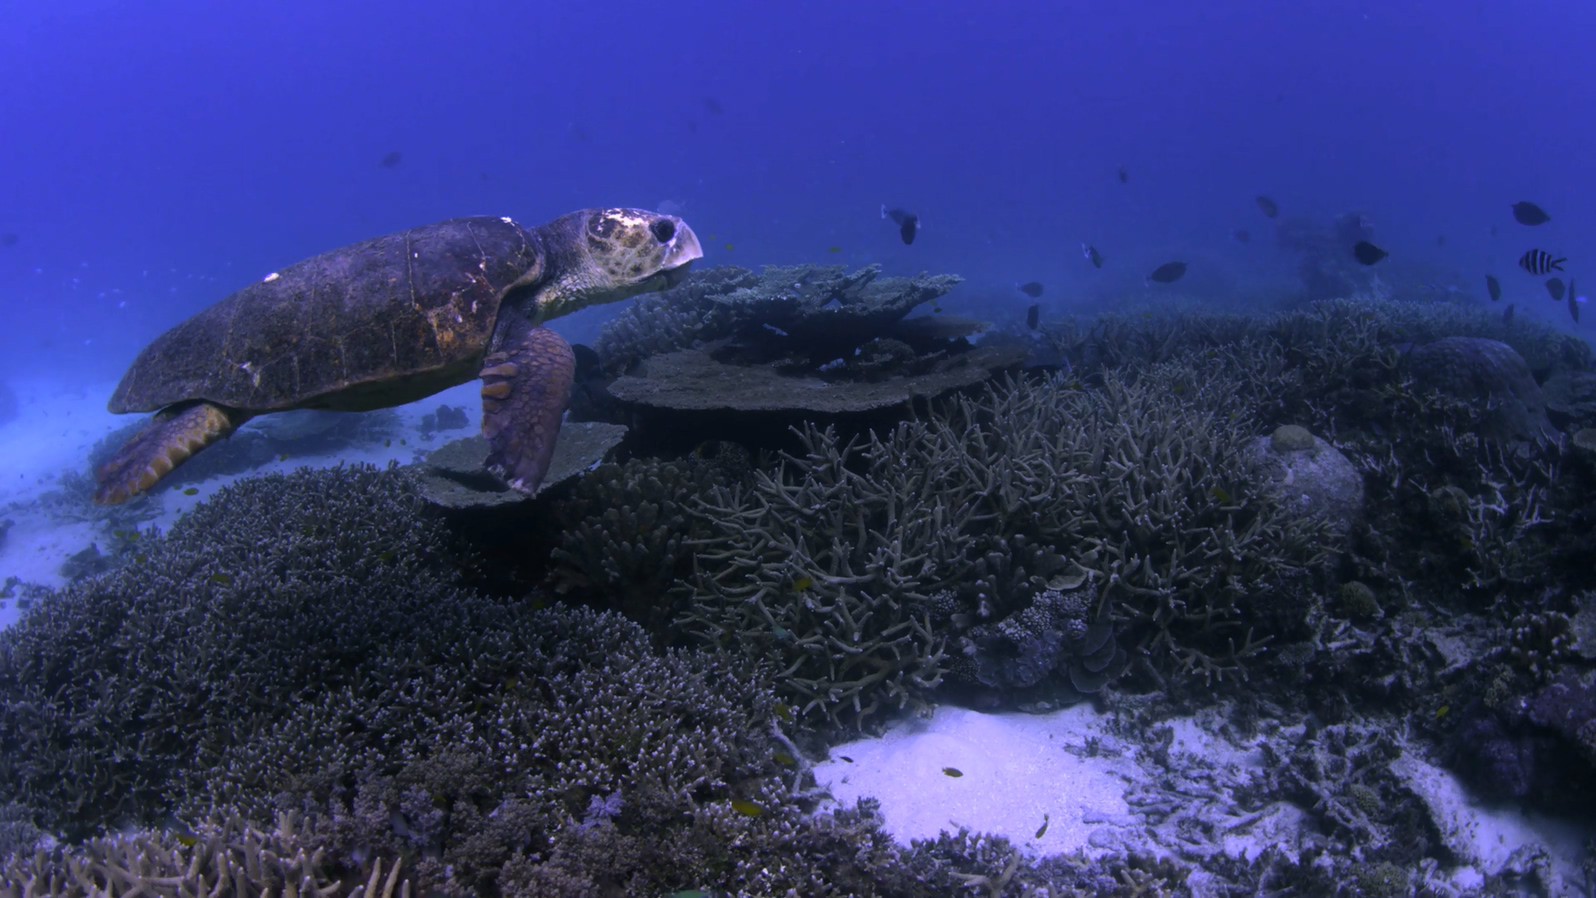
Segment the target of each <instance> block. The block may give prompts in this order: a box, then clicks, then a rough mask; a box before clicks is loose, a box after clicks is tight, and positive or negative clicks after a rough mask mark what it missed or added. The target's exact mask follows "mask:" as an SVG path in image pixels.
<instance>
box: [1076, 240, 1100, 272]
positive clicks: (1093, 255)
mask: <svg viewBox="0 0 1596 898" xmlns="http://www.w3.org/2000/svg"><path fill="white" fill-rule="evenodd" d="M1081 255H1083V256H1085V257H1086V261H1088V262H1090V263H1092V267H1093V268H1102V267H1103V254H1102V253H1100V252H1098V251H1097V247H1095V246H1093V245H1091V244H1090V243H1083V244H1081Z"/></svg>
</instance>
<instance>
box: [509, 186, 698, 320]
mask: <svg viewBox="0 0 1596 898" xmlns="http://www.w3.org/2000/svg"><path fill="white" fill-rule="evenodd" d="M538 230H539V236H540V237H541V239H542V243H543V247H544V250H545V260H546V263H547V265H548V268H547V270H546V272H545V274H544V276H543V278H541V279H540V281H539V286H538V288H537V289H536V290H535V291H534V298H533V303H534V304H535V306H536V309H535V312H536V317H537V319H538V320H540V321H546V320H548V319H550V318H557V317H559V316H560V315H565V314H569V313H571V312H574V311H576V310H577V309H580V308H583V307H585V306H590V305H596V304H598V303H606V302H615V301H616V300H621V299H626V298H627V297H629V296H636V295H637V294H639V293H648V292H650V291H653V290H663V289H665V288H667V287H674V286H675V285H677V284H679V283H681V282H682V281H683V280H684V279H685V278H686V277H687V269H688V266H690V265H692V263H693V262H694V261H695V260H697V259H700V258H703V255H704V250H703V248H702V247H700V246H699V245H698V235H696V234H694V233H693V229H692V228H690V227H688V226H687V222H685V221H682V220H681V219H680V218H677V217H676V216H674V215H665V214H664V213H660V212H648V211H645V210H642V209H584V210H582V211H580V212H572V213H571V214H570V215H566V216H563V217H561V218H557V219H555V220H554V221H551V222H549V223H548V224H546V225H544V226H543V227H542V228H539V229H538Z"/></svg>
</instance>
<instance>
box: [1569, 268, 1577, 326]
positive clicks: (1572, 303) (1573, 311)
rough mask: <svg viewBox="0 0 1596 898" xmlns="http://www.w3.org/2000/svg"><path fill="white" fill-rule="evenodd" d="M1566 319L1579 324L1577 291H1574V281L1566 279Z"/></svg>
mask: <svg viewBox="0 0 1596 898" xmlns="http://www.w3.org/2000/svg"><path fill="white" fill-rule="evenodd" d="M1568 317H1570V318H1572V319H1574V323H1575V324H1578V323H1579V291H1577V290H1575V289H1574V279H1573V278H1569V279H1568Z"/></svg>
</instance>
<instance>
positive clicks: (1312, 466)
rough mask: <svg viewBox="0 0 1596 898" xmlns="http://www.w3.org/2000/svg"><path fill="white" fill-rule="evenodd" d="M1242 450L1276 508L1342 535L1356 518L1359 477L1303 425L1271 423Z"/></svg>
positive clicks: (1359, 504) (1359, 505) (1359, 512)
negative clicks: (1319, 521) (1307, 517)
mask: <svg viewBox="0 0 1596 898" xmlns="http://www.w3.org/2000/svg"><path fill="white" fill-rule="evenodd" d="M1247 452H1248V455H1249V457H1250V458H1251V459H1252V462H1253V464H1254V465H1255V466H1256V467H1257V470H1258V471H1259V473H1260V475H1261V476H1262V478H1263V482H1264V483H1265V484H1266V486H1267V488H1268V490H1269V492H1270V495H1271V497H1272V498H1273V499H1274V501H1275V503H1276V504H1277V505H1279V506H1280V507H1281V508H1283V509H1289V510H1291V511H1293V512H1295V513H1297V514H1302V515H1311V516H1316V517H1319V518H1321V519H1323V520H1324V521H1326V522H1327V523H1329V525H1330V527H1331V529H1332V530H1334V531H1335V533H1336V534H1337V535H1339V536H1342V537H1345V536H1346V535H1347V534H1349V533H1350V532H1351V531H1352V529H1353V527H1354V526H1356V525H1357V524H1358V522H1359V521H1361V520H1362V517H1363V479H1362V477H1360V476H1359V474H1358V471H1357V469H1356V468H1354V467H1353V466H1352V462H1351V461H1349V460H1348V459H1347V457H1346V456H1345V455H1342V454H1341V451H1340V450H1338V449H1336V448H1335V447H1334V446H1332V445H1330V444H1329V443H1327V442H1325V441H1324V440H1322V439H1320V438H1319V437H1316V436H1314V435H1313V434H1311V433H1309V432H1308V431H1307V429H1306V428H1303V427H1298V426H1296V425H1294V424H1285V425H1282V426H1280V427H1277V428H1275V432H1274V433H1273V434H1270V435H1269V436H1267V437H1258V438H1257V439H1255V440H1253V441H1252V443H1251V444H1249V446H1248V449H1247Z"/></svg>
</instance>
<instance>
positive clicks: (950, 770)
mask: <svg viewBox="0 0 1596 898" xmlns="http://www.w3.org/2000/svg"><path fill="white" fill-rule="evenodd" d="M942 772H943V773H945V774H947V775H948V776H951V777H955V778H957V777H961V776H964V771H962V770H960V769H959V768H957V767H944V768H942Z"/></svg>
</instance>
